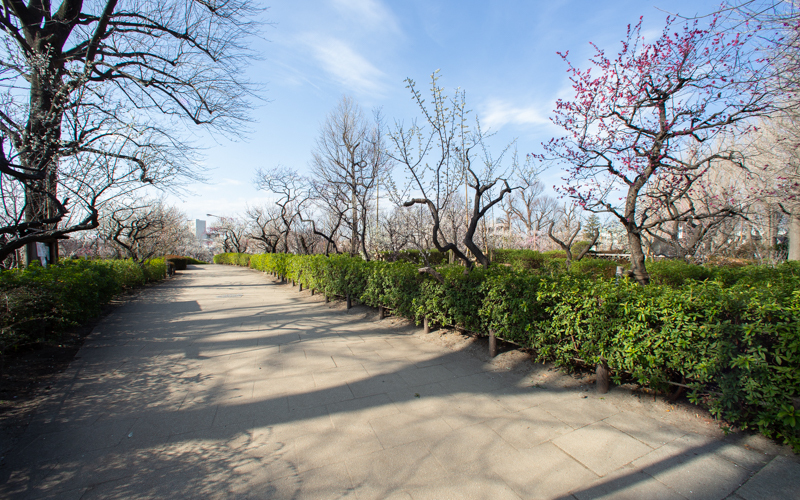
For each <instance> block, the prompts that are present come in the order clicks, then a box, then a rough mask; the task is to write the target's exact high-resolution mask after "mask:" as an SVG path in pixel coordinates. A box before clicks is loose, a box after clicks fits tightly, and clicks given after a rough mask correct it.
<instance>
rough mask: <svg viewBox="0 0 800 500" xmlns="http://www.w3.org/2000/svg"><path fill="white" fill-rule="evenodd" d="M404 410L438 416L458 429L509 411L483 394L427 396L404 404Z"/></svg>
mask: <svg viewBox="0 0 800 500" xmlns="http://www.w3.org/2000/svg"><path fill="white" fill-rule="evenodd" d="M403 408H404V411H409V412H413V413H416V414H418V415H429V416H436V417H440V418H441V419H442V420H444V421H445V422H447V425H449V426H450V427H451V428H453V429H460V428H462V427H468V426H471V425H475V424H480V423H483V422H486V421H488V420H491V419H494V418H498V417H502V416H506V415H508V414H509V411H508V410H506V409H505V408H503V407H502V406H500V405H498V404H497V403H495V402H494V401H492V400H491V399H490V398H487V397H483V396H476V397H458V396H457V395H448V396H439V397H427V398H424V399H421V401H419V402H418V403H417V404H414V403H413V402H411V404H409V405H405V406H404V407H403Z"/></svg>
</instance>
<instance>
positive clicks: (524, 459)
mask: <svg viewBox="0 0 800 500" xmlns="http://www.w3.org/2000/svg"><path fill="white" fill-rule="evenodd" d="M489 466H491V468H492V471H493V472H494V473H496V474H497V475H498V476H500V477H501V478H502V479H503V480H504V481H505V483H506V484H508V485H509V486H510V487H511V489H513V490H514V492H515V493H516V494H517V495H519V496H520V497H522V498H525V499H539V498H542V499H544V498H547V499H551V498H557V497H564V498H567V497H568V496H569V492H571V491H572V490H576V489H579V488H582V487H585V486H586V485H588V484H590V483H592V482H594V481H595V480H597V475H596V474H594V473H593V472H592V471H590V470H589V469H587V468H586V467H584V466H583V465H581V464H580V463H579V462H577V461H576V460H575V459H573V458H572V457H570V456H569V455H567V454H566V453H564V452H563V451H562V450H561V449H559V448H558V447H557V446H555V445H553V444H552V443H544V444H541V445H539V446H536V447H535V448H531V449H529V450H524V451H512V452H504V453H500V454H496V455H493V456H490V457H487V459H486V461H485V464H484V467H489Z"/></svg>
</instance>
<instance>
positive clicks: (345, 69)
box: [302, 35, 385, 95]
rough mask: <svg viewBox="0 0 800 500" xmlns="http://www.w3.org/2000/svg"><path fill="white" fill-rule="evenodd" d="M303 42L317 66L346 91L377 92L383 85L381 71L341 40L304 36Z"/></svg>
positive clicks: (372, 93) (380, 92)
mask: <svg viewBox="0 0 800 500" xmlns="http://www.w3.org/2000/svg"><path fill="white" fill-rule="evenodd" d="M302 39H303V41H304V43H305V45H306V46H307V47H308V48H309V49H310V50H311V52H312V55H313V56H314V58H315V59H316V60H317V62H318V63H319V65H320V67H321V68H322V69H323V70H324V71H325V72H326V73H327V74H328V75H329V76H330V77H331V78H333V79H334V80H335V81H336V82H337V83H339V84H340V85H342V86H343V87H346V88H347V89H348V90H349V91H351V92H354V93H361V94H370V95H381V94H383V90H384V88H385V74H384V73H383V71H381V70H379V69H378V68H376V67H375V66H374V65H373V64H372V63H370V62H369V61H367V59H366V58H364V57H363V56H362V55H361V54H359V53H358V52H356V51H355V50H354V49H353V48H352V47H350V45H348V44H347V43H346V42H344V41H343V40H339V39H338V38H332V37H319V36H316V35H306V36H304V37H302Z"/></svg>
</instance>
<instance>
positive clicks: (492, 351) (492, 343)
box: [489, 330, 497, 358]
mask: <svg viewBox="0 0 800 500" xmlns="http://www.w3.org/2000/svg"><path fill="white" fill-rule="evenodd" d="M495 356H497V337H495V335H494V330H489V357H490V358H493V357H495Z"/></svg>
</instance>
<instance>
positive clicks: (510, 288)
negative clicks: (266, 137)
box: [215, 254, 800, 450]
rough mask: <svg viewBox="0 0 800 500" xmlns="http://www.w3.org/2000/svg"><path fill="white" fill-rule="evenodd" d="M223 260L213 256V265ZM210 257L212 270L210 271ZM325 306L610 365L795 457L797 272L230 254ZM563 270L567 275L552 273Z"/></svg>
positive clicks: (799, 428) (799, 368)
mask: <svg viewBox="0 0 800 500" xmlns="http://www.w3.org/2000/svg"><path fill="white" fill-rule="evenodd" d="M217 257H221V256H217ZM217 257H215V261H217ZM220 261H226V262H247V263H249V265H250V266H251V267H253V268H255V269H259V270H262V271H266V272H276V273H278V274H279V275H283V276H286V277H287V278H288V279H294V280H296V281H299V282H301V283H303V284H304V285H305V286H307V287H310V288H316V289H317V290H320V291H321V292H323V293H325V294H326V295H327V296H329V297H333V296H344V295H346V294H347V293H350V294H351V295H352V296H353V297H355V298H356V299H359V300H361V301H362V302H364V303H365V304H367V305H370V306H379V305H382V306H385V307H388V308H390V309H392V310H393V311H394V312H395V314H397V315H400V316H405V317H408V318H411V319H413V320H415V321H417V322H420V321H421V319H422V318H423V317H428V318H429V319H430V320H431V321H433V322H434V323H437V324H440V325H447V326H457V327H461V328H465V329H467V330H470V331H473V332H479V333H486V332H488V331H489V330H493V331H495V332H496V334H497V335H498V336H499V337H500V338H503V339H506V340H509V341H512V342H515V343H517V344H519V345H522V346H524V347H528V348H531V349H533V350H534V351H535V352H536V353H537V355H538V357H539V358H540V359H541V360H549V361H554V362H556V363H557V364H559V365H562V366H576V365H578V364H584V365H585V364H588V365H594V364H595V363H598V362H602V361H605V362H606V363H607V364H608V365H609V367H610V368H611V370H612V373H613V376H614V378H615V380H616V381H617V382H622V381H634V382H636V383H638V384H641V385H643V386H648V387H652V388H655V389H659V390H673V389H674V386H670V385H669V384H668V382H676V383H683V384H686V385H689V386H690V387H691V390H690V392H689V397H690V399H692V400H693V401H695V402H699V403H703V404H705V405H707V406H708V407H709V408H710V410H711V411H712V413H713V414H715V415H717V416H719V417H722V418H724V419H726V420H729V421H731V422H734V423H736V424H738V425H740V426H741V427H743V428H753V429H757V430H759V431H760V432H762V433H763V434H765V435H767V436H770V437H773V438H776V439H780V440H783V441H784V442H787V443H789V444H791V445H792V446H793V447H794V448H795V449H796V450H800V412H798V411H797V410H796V409H795V407H794V406H793V400H792V398H797V397H798V396H800V265H798V263H787V264H783V265H780V266H777V267H775V268H770V267H761V266H746V267H742V268H707V267H702V266H690V265H688V264H684V263H675V262H664V261H662V262H656V263H651V264H650V265H649V266H648V267H649V269H650V271H651V273H652V274H653V284H652V285H649V286H646V287H642V286H639V285H638V284H636V283H635V282H632V281H630V280H628V279H621V280H616V279H615V278H613V277H612V276H613V270H615V269H616V265H617V264H616V263H614V262H609V261H602V260H594V261H593V259H590V260H587V261H581V262H579V263H577V262H576V263H573V264H572V267H571V268H570V270H569V272H561V273H551V274H548V273H541V272H537V271H536V270H525V269H520V268H515V267H513V266H512V267H508V266H492V267H490V268H489V269H488V270H484V269H482V268H477V269H474V270H473V271H472V272H471V273H469V274H468V275H465V274H464V272H463V270H464V268H463V267H460V266H457V265H453V266H449V265H445V266H440V267H439V268H438V270H439V272H440V273H441V274H442V275H443V277H444V283H440V282H438V281H436V280H435V279H433V278H431V277H430V276H428V275H420V274H419V273H418V272H417V266H415V265H414V264H411V263H408V262H394V263H389V262H364V261H363V260H361V259H359V258H351V257H346V256H332V257H325V256H319V255H317V256H294V255H287V254H267V255H253V256H249V257H243V256H238V257H237V256H233V255H229V256H225V257H222V258H221V259H220ZM561 265H562V266H563V264H561Z"/></svg>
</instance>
